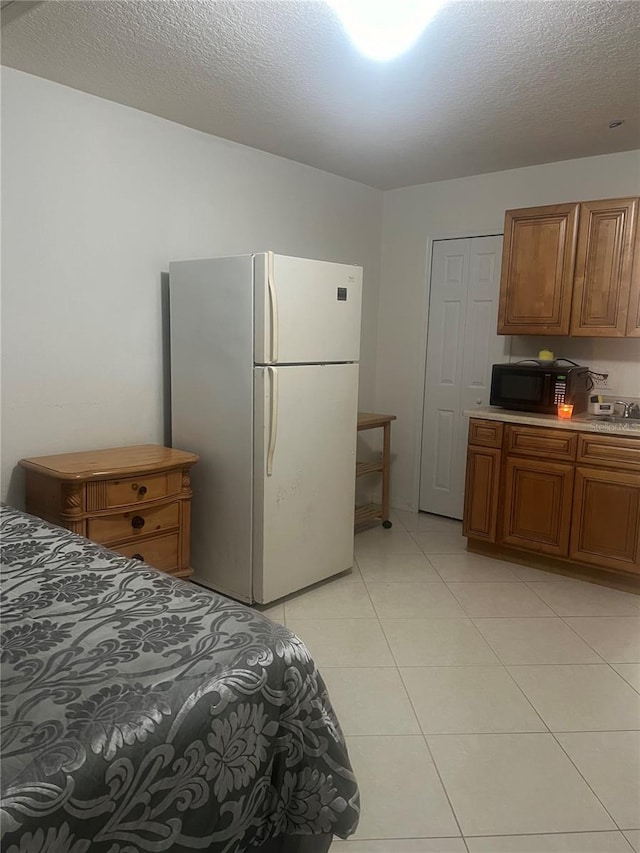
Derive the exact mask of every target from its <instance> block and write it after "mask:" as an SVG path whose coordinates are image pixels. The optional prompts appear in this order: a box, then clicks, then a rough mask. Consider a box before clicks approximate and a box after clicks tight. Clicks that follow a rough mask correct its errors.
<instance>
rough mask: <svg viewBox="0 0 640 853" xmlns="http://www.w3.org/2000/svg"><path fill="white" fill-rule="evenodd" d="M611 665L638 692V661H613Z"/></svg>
mask: <svg viewBox="0 0 640 853" xmlns="http://www.w3.org/2000/svg"><path fill="white" fill-rule="evenodd" d="M611 666H612V667H613V668H614V669H615V671H616V672H617V673H619V674H620V675H621V676H622V677H623V678H624V679H625V681H627V682H628V683H629V684H630V685H631V686H632V687H633V688H634V689H635V690H637V691H638V693H640V663H613V664H611Z"/></svg>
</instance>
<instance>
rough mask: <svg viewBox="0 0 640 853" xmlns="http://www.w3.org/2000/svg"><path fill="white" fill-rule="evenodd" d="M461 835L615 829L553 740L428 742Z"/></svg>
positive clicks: (442, 738)
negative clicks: (456, 818) (460, 829)
mask: <svg viewBox="0 0 640 853" xmlns="http://www.w3.org/2000/svg"><path fill="white" fill-rule="evenodd" d="M427 741H428V743H429V746H430V748H431V751H432V753H433V757H434V761H435V762H436V765H437V767H438V770H439V771H440V774H441V777H442V780H443V783H444V786H445V788H446V790H447V793H448V795H449V797H450V799H451V804H452V806H453V808H454V809H455V812H456V815H457V817H458V820H459V822H460V826H461V827H462V832H463V834H464V835H520V834H527V833H540V834H545V833H552V832H587V831H590V830H600V829H603V830H604V829H607V830H610V829H616V826H615V824H614V823H613V821H612V820H611V818H610V817H609V816H608V815H607V813H606V811H605V810H604V809H603V807H602V806H601V804H600V803H599V802H598V800H597V799H596V798H595V796H594V795H593V794H592V793H591V791H590V790H589V788H588V786H587V784H586V783H585V781H584V779H582V777H581V776H580V774H579V773H578V772H577V771H576V769H575V767H574V766H573V765H572V764H571V762H570V761H569V760H568V758H567V756H566V755H565V754H564V753H563V751H562V750H561V749H560V747H559V746H558V744H557V743H556V741H555V740H554V738H553V735H550V734H499V735H492V734H483V735H429V736H427Z"/></svg>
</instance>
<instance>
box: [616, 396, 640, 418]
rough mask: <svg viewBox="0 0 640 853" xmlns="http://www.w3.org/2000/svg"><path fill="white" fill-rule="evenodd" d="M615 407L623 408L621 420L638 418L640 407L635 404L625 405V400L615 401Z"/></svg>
mask: <svg viewBox="0 0 640 853" xmlns="http://www.w3.org/2000/svg"><path fill="white" fill-rule="evenodd" d="M615 405H616V406H623V410H622V417H623V418H640V406H638V404H637V403H627V402H626V401H625V400H616V402H615Z"/></svg>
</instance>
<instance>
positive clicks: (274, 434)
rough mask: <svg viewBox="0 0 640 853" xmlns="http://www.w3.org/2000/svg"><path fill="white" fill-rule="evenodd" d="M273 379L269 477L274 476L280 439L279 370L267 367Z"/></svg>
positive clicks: (268, 455)
mask: <svg viewBox="0 0 640 853" xmlns="http://www.w3.org/2000/svg"><path fill="white" fill-rule="evenodd" d="M267 370H268V371H269V376H270V378H271V424H270V427H269V449H268V450H267V477H270V476H271V475H272V474H273V455H274V453H275V452H276V440H277V438H278V370H277V368H275V367H267Z"/></svg>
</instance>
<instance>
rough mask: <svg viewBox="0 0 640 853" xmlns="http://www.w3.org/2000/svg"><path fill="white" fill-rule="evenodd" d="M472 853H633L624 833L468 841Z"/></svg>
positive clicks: (488, 838)
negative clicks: (623, 835)
mask: <svg viewBox="0 0 640 853" xmlns="http://www.w3.org/2000/svg"><path fill="white" fill-rule="evenodd" d="M466 841H467V847H468V848H469V853H630V851H629V846H628V844H627V842H626V841H625V840H624V838H623V837H622V833H621V832H571V833H558V834H557V835H502V836H499V837H496V836H493V837H492V836H488V837H485V838H467V839H466Z"/></svg>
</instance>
